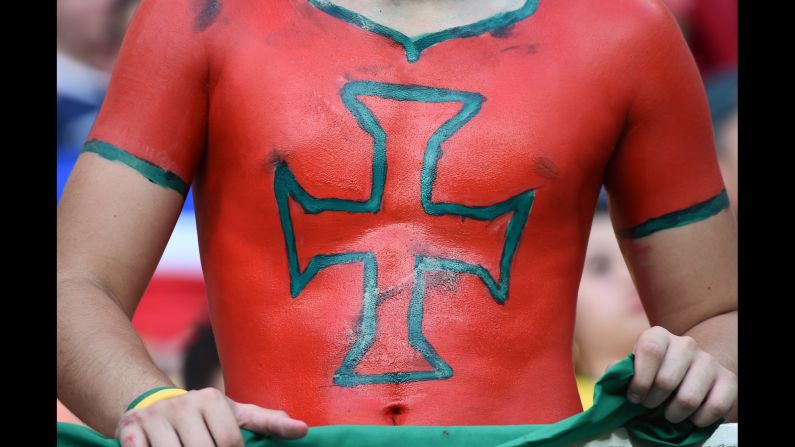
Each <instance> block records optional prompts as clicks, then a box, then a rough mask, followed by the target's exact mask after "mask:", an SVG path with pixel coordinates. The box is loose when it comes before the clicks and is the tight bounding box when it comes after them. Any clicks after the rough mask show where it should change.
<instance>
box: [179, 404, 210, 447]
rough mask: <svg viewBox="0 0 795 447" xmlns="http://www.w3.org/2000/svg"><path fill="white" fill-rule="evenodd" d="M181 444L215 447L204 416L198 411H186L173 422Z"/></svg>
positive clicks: (191, 446) (193, 446) (195, 446)
mask: <svg viewBox="0 0 795 447" xmlns="http://www.w3.org/2000/svg"><path fill="white" fill-rule="evenodd" d="M173 426H174V430H175V431H176V432H177V436H179V440H180V442H182V444H181V445H183V446H190V447H215V442H213V438H212V437H211V436H210V431H209V429H208V428H207V425H206V424H205V423H204V418H203V417H202V415H201V413H199V412H198V411H192V412H189V413H184V414H182V415H181V416H180V418H179V419H178V420H176V421H175V422H174V424H173Z"/></svg>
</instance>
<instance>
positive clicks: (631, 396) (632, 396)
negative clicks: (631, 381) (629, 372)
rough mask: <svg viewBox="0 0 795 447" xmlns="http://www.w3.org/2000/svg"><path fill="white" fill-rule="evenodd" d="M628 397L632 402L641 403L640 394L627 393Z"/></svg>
mask: <svg viewBox="0 0 795 447" xmlns="http://www.w3.org/2000/svg"><path fill="white" fill-rule="evenodd" d="M627 399H629V401H630V402H632V403H633V404H639V403H640V396H638V395H637V394H635V393H627Z"/></svg>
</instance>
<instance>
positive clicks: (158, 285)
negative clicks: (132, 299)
mask: <svg viewBox="0 0 795 447" xmlns="http://www.w3.org/2000/svg"><path fill="white" fill-rule="evenodd" d="M208 315H209V313H208V308H207V298H206V295H205V290H204V279H203V278H202V276H201V274H198V275H191V274H177V273H175V274H172V273H161V272H158V273H156V274H155V275H154V277H153V278H152V281H151V282H150V283H149V287H147V289H146V292H144V295H143V298H142V299H141V304H140V305H139V306H138V310H137V311H136V313H135V317H134V318H133V326H135V329H136V330H137V331H138V333H139V334H140V336H141V338H142V339H144V340H146V341H150V342H155V343H168V344H169V345H171V346H173V347H174V348H175V349H180V350H181V349H182V348H183V347H184V345H185V343H187V342H188V340H189V339H190V336H191V335H192V333H193V328H194V326H196V324H198V323H199V322H201V321H203V320H207V319H208V318H209V316H208Z"/></svg>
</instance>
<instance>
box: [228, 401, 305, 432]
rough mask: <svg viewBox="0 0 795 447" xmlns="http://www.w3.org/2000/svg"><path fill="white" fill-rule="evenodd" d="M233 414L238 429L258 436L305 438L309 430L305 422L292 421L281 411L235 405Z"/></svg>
mask: <svg viewBox="0 0 795 447" xmlns="http://www.w3.org/2000/svg"><path fill="white" fill-rule="evenodd" d="M235 413H236V417H237V420H238V423H240V427H242V428H245V429H247V430H251V431H253V432H256V433H260V434H273V435H276V436H279V437H281V438H288V439H293V438H302V437H304V436H306V433H307V431H308V430H309V427H307V425H306V423H305V422H303V421H299V420H297V419H292V418H291V417H289V416H288V415H287V413H285V412H283V411H276V410H268V409H265V408H260V407H258V406H256V405H249V404H239V403H235Z"/></svg>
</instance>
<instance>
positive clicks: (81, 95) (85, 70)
mask: <svg viewBox="0 0 795 447" xmlns="http://www.w3.org/2000/svg"><path fill="white" fill-rule="evenodd" d="M135 6H137V1H136V0H57V26H58V28H57V70H58V74H57V84H56V85H57V126H58V128H57V138H58V147H59V149H61V150H67V151H76V150H78V149H79V148H80V147H81V146H82V145H83V143H84V141H85V138H86V136H87V135H88V131H89V130H90V128H91V125H92V124H93V122H94V119H95V117H96V114H97V112H98V111H99V106H100V105H101V104H102V98H103V96H104V94H105V90H106V88H107V86H108V82H109V80H110V72H111V69H112V67H113V63H114V61H115V59H116V54H117V53H118V50H119V47H120V46H121V40H122V37H123V36H124V31H125V30H126V28H127V23H128V21H129V19H130V17H131V13H132V11H133V9H134V7H135Z"/></svg>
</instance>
